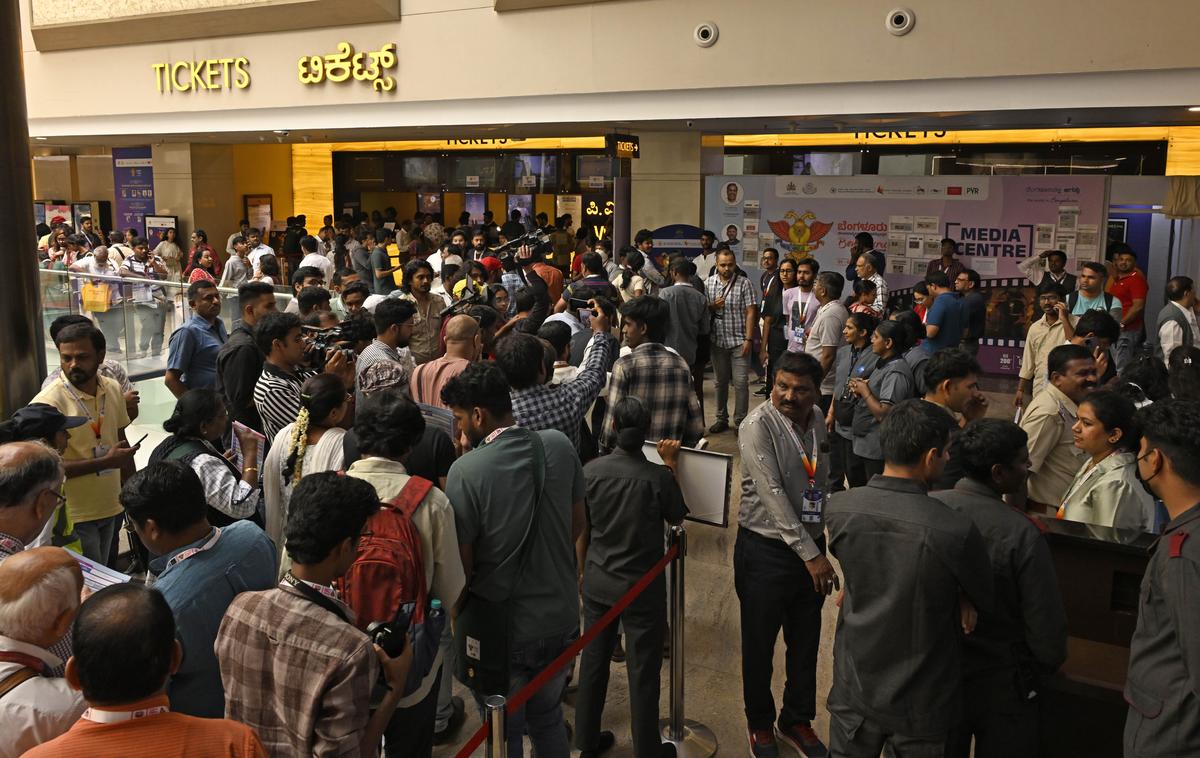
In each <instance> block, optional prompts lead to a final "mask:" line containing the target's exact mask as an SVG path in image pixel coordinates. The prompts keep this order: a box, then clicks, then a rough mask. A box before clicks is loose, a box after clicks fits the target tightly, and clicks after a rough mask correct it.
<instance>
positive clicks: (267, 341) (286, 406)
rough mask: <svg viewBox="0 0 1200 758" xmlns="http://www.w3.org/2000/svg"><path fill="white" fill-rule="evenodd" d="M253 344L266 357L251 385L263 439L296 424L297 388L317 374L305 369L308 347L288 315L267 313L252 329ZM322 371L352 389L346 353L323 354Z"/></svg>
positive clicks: (351, 364)
mask: <svg viewBox="0 0 1200 758" xmlns="http://www.w3.org/2000/svg"><path fill="white" fill-rule="evenodd" d="M254 341H255V343H257V345H258V348H259V349H260V350H262V352H263V354H264V355H266V356H267V358H266V361H265V362H264V363H263V370H262V374H261V375H260V376H259V377H258V383H257V384H255V385H254V407H255V408H256V409H257V410H258V415H259V417H261V418H262V422H263V431H264V433H265V434H266V436H267V439H272V440H273V439H275V435H277V434H279V430H280V429H282V428H283V427H285V426H287V425H288V424H290V423H292V422H293V421H295V420H296V415H297V414H298V413H299V412H300V386H301V385H302V384H304V380H305V379H308V378H309V377H310V376H314V375H315V374H317V373H318V372H317V371H315V370H313V369H309V368H305V365H306V360H305V358H306V355H305V353H306V352H307V350H308V343H306V342H305V340H304V337H303V334H302V329H301V325H300V318H299V317H298V316H296V315H295V314H292V313H268V314H266V315H265V316H263V318H261V319H260V320H259V321H258V324H257V325H256V326H255V329H254ZM324 358H325V364H324V370H325V373H327V374H337V375H338V376H339V377H341V379H342V382H343V383H344V384H345V385H346V387H347V388H350V387H353V386H354V363H355V361H354V358H353V357H352V356H351V355H347V354H346V351H343V350H340V349H330V350H327V351H326V352H325V354H324Z"/></svg>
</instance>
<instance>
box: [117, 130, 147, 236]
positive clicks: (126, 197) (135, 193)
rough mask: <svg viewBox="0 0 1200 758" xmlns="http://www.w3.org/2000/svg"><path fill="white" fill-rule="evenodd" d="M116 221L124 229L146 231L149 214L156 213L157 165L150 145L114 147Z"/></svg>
mask: <svg viewBox="0 0 1200 758" xmlns="http://www.w3.org/2000/svg"><path fill="white" fill-rule="evenodd" d="M112 156H113V190H114V193H113V194H114V196H115V200H116V202H115V203H114V206H115V207H114V209H113V210H114V216H113V224H114V228H115V229H119V230H121V231H124V230H126V229H136V230H137V231H138V234H142V235H144V234H145V233H146V216H147V215H152V214H153V213H154V168H153V164H152V161H151V157H150V147H149V146H144V147H114V148H113V151H112Z"/></svg>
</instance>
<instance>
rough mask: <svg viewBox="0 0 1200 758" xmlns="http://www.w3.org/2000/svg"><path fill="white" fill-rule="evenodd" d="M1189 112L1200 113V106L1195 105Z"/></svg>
mask: <svg viewBox="0 0 1200 758" xmlns="http://www.w3.org/2000/svg"><path fill="white" fill-rule="evenodd" d="M1188 110H1189V111H1191V112H1192V113H1200V105H1193V106H1192V107H1191V108H1188Z"/></svg>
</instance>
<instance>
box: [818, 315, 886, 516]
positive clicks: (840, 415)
mask: <svg viewBox="0 0 1200 758" xmlns="http://www.w3.org/2000/svg"><path fill="white" fill-rule="evenodd" d="M876 323H877V322H876V320H875V319H874V318H872V317H871V316H869V315H867V314H866V313H851V314H850V317H849V318H848V319H846V325H845V326H843V327H842V336H843V337H845V338H846V344H845V345H842V346H841V347H840V348H838V352H837V361H836V363H835V364H834V379H835V381H834V385H833V386H834V389H835V394H834V396H833V403H832V404H831V405H830V406H829V413H828V415H827V416H826V417H825V425H826V426H827V427H828V428H829V429H830V430H831V431H832V432H833V434H831V435H829V445H830V457H829V464H830V471H829V491H830V492H840V491H842V490H844V489H846V487H845V486H844V485H843V482H844V480H845V479H846V478H847V474H849V473H850V472H849V462H850V456H851V454H852V452H853V450H852V445H853V441H854V434H853V433H852V432H851V427H852V426H853V424H854V409H855V407H856V406H857V405H858V403H859V399H858V395H855V394H854V393H853V392H851V391H850V379H851V378H852V377H860V378H861V377H866V376H870V374H871V372H872V371H874V370H875V363H876V361H878V360H879V356H877V355H875V353H874V352H873V351H872V350H871V334H872V332H874V331H875V324H876ZM864 484H866V481H865V480H862V479H861V478H857V477H856V478H851V479H850V486H851V487H861V486H862V485H864Z"/></svg>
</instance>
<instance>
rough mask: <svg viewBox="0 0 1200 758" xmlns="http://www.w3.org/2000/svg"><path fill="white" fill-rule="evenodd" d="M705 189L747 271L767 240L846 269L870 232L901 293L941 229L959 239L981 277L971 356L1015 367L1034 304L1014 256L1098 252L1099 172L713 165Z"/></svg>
mask: <svg viewBox="0 0 1200 758" xmlns="http://www.w3.org/2000/svg"><path fill="white" fill-rule="evenodd" d="M705 197H706V201H705V208H704V210H705V213H704V221H705V227H706V228H707V229H710V230H712V231H713V232H714V233H715V234H716V237H717V239H718V240H719V241H722V240H723V241H727V242H729V243H730V246H731V247H732V248H733V249H734V251H735V253H737V254H738V259H739V263H741V264H742V267H743V268H744V269H746V271H747V272H748V273H749V274H750V276H751V278H752V279H753V277H754V276H755V275H756V273H757V267H758V255H759V251H761V250H762V249H763V248H765V247H775V248H777V249H779V250H780V252H781V254H783V255H789V256H791V257H792V258H794V259H796V260H800V259H803V258H807V257H812V258H815V259H816V260H817V261H818V262H819V263H820V264H821V268H822V269H823V270H825V269H832V270H834V271H838V272H840V273H843V274H844V273H845V269H846V266H847V264H848V263H849V260H850V247H851V245H852V244H853V243H854V237H855V235H856V234H858V233H860V232H868V233H869V234H871V235H872V237H873V238H874V240H875V249H876V250H879V251H881V252H883V253H884V254H885V256H886V265H885V267H884V268H885V270H884V271H882V272H880V273H882V274H883V276H884V278H885V279H886V280H887V282H888V287H889V290H890V291H891V292H893V293H894V294H897V295H901V296H903V295H906V294H908V293H910V292H911V288H912V285H913V284H915V283H916V282H917V281H919V280H921V279H923V278H924V276H925V271H926V267H927V266H928V265H929V263H930V262H931V261H933V260H934V259H936V258H938V257H939V255H940V242H941V240H942V238H943V237H948V238H950V239H952V240H955V241H956V242H958V243H959V256H960V258H962V260H963V263H964V264H965V265H966V266H967V267H969V268H973V269H975V270H976V271H978V272H979V274H980V276H981V277H982V278H983V280H984V286H983V289H982V292H983V294H984V295H985V296H986V297H988V310H987V329H986V331H985V335H984V339H983V340H982V343H981V349H980V352H979V360H980V362H981V364H982V365H983V367H984V369H985V370H987V371H988V372H990V373H1016V372H1017V371H1018V370H1019V368H1020V357H1021V351H1022V348H1023V346H1024V343H1023V337H1024V334H1025V330H1026V329H1027V328H1028V325H1029V324H1030V323H1032V321H1034V320H1036V319H1037V318H1038V317H1039V315H1040V314H1039V313H1038V311H1037V308H1036V305H1037V303H1036V299H1035V297H1034V295H1033V291H1032V289H1031V288H1029V286H1028V285H1029V282H1028V280H1026V279H1024V278H1023V275H1022V273H1021V271H1020V269H1019V265H1020V263H1021V262H1023V261H1025V260H1026V259H1027V258H1029V257H1030V256H1036V255H1038V254H1040V253H1041V252H1042V251H1044V250H1050V249H1057V250H1063V251H1064V252H1066V253H1067V258H1068V268H1069V270H1071V271H1074V270H1076V269H1077V268H1078V266H1079V264H1080V263H1082V262H1083V261H1088V260H1091V261H1099V260H1102V259H1103V249H1102V245H1103V241H1104V239H1105V237H1104V236H1103V234H1102V230H1104V229H1105V228H1106V227H1105V210H1106V207H1107V178H1106V177H1103V176H1002V177H986V176H983V177H981V176H936V177H886V176H844V177H843V176H710V177H707V178H706V182H705Z"/></svg>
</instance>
